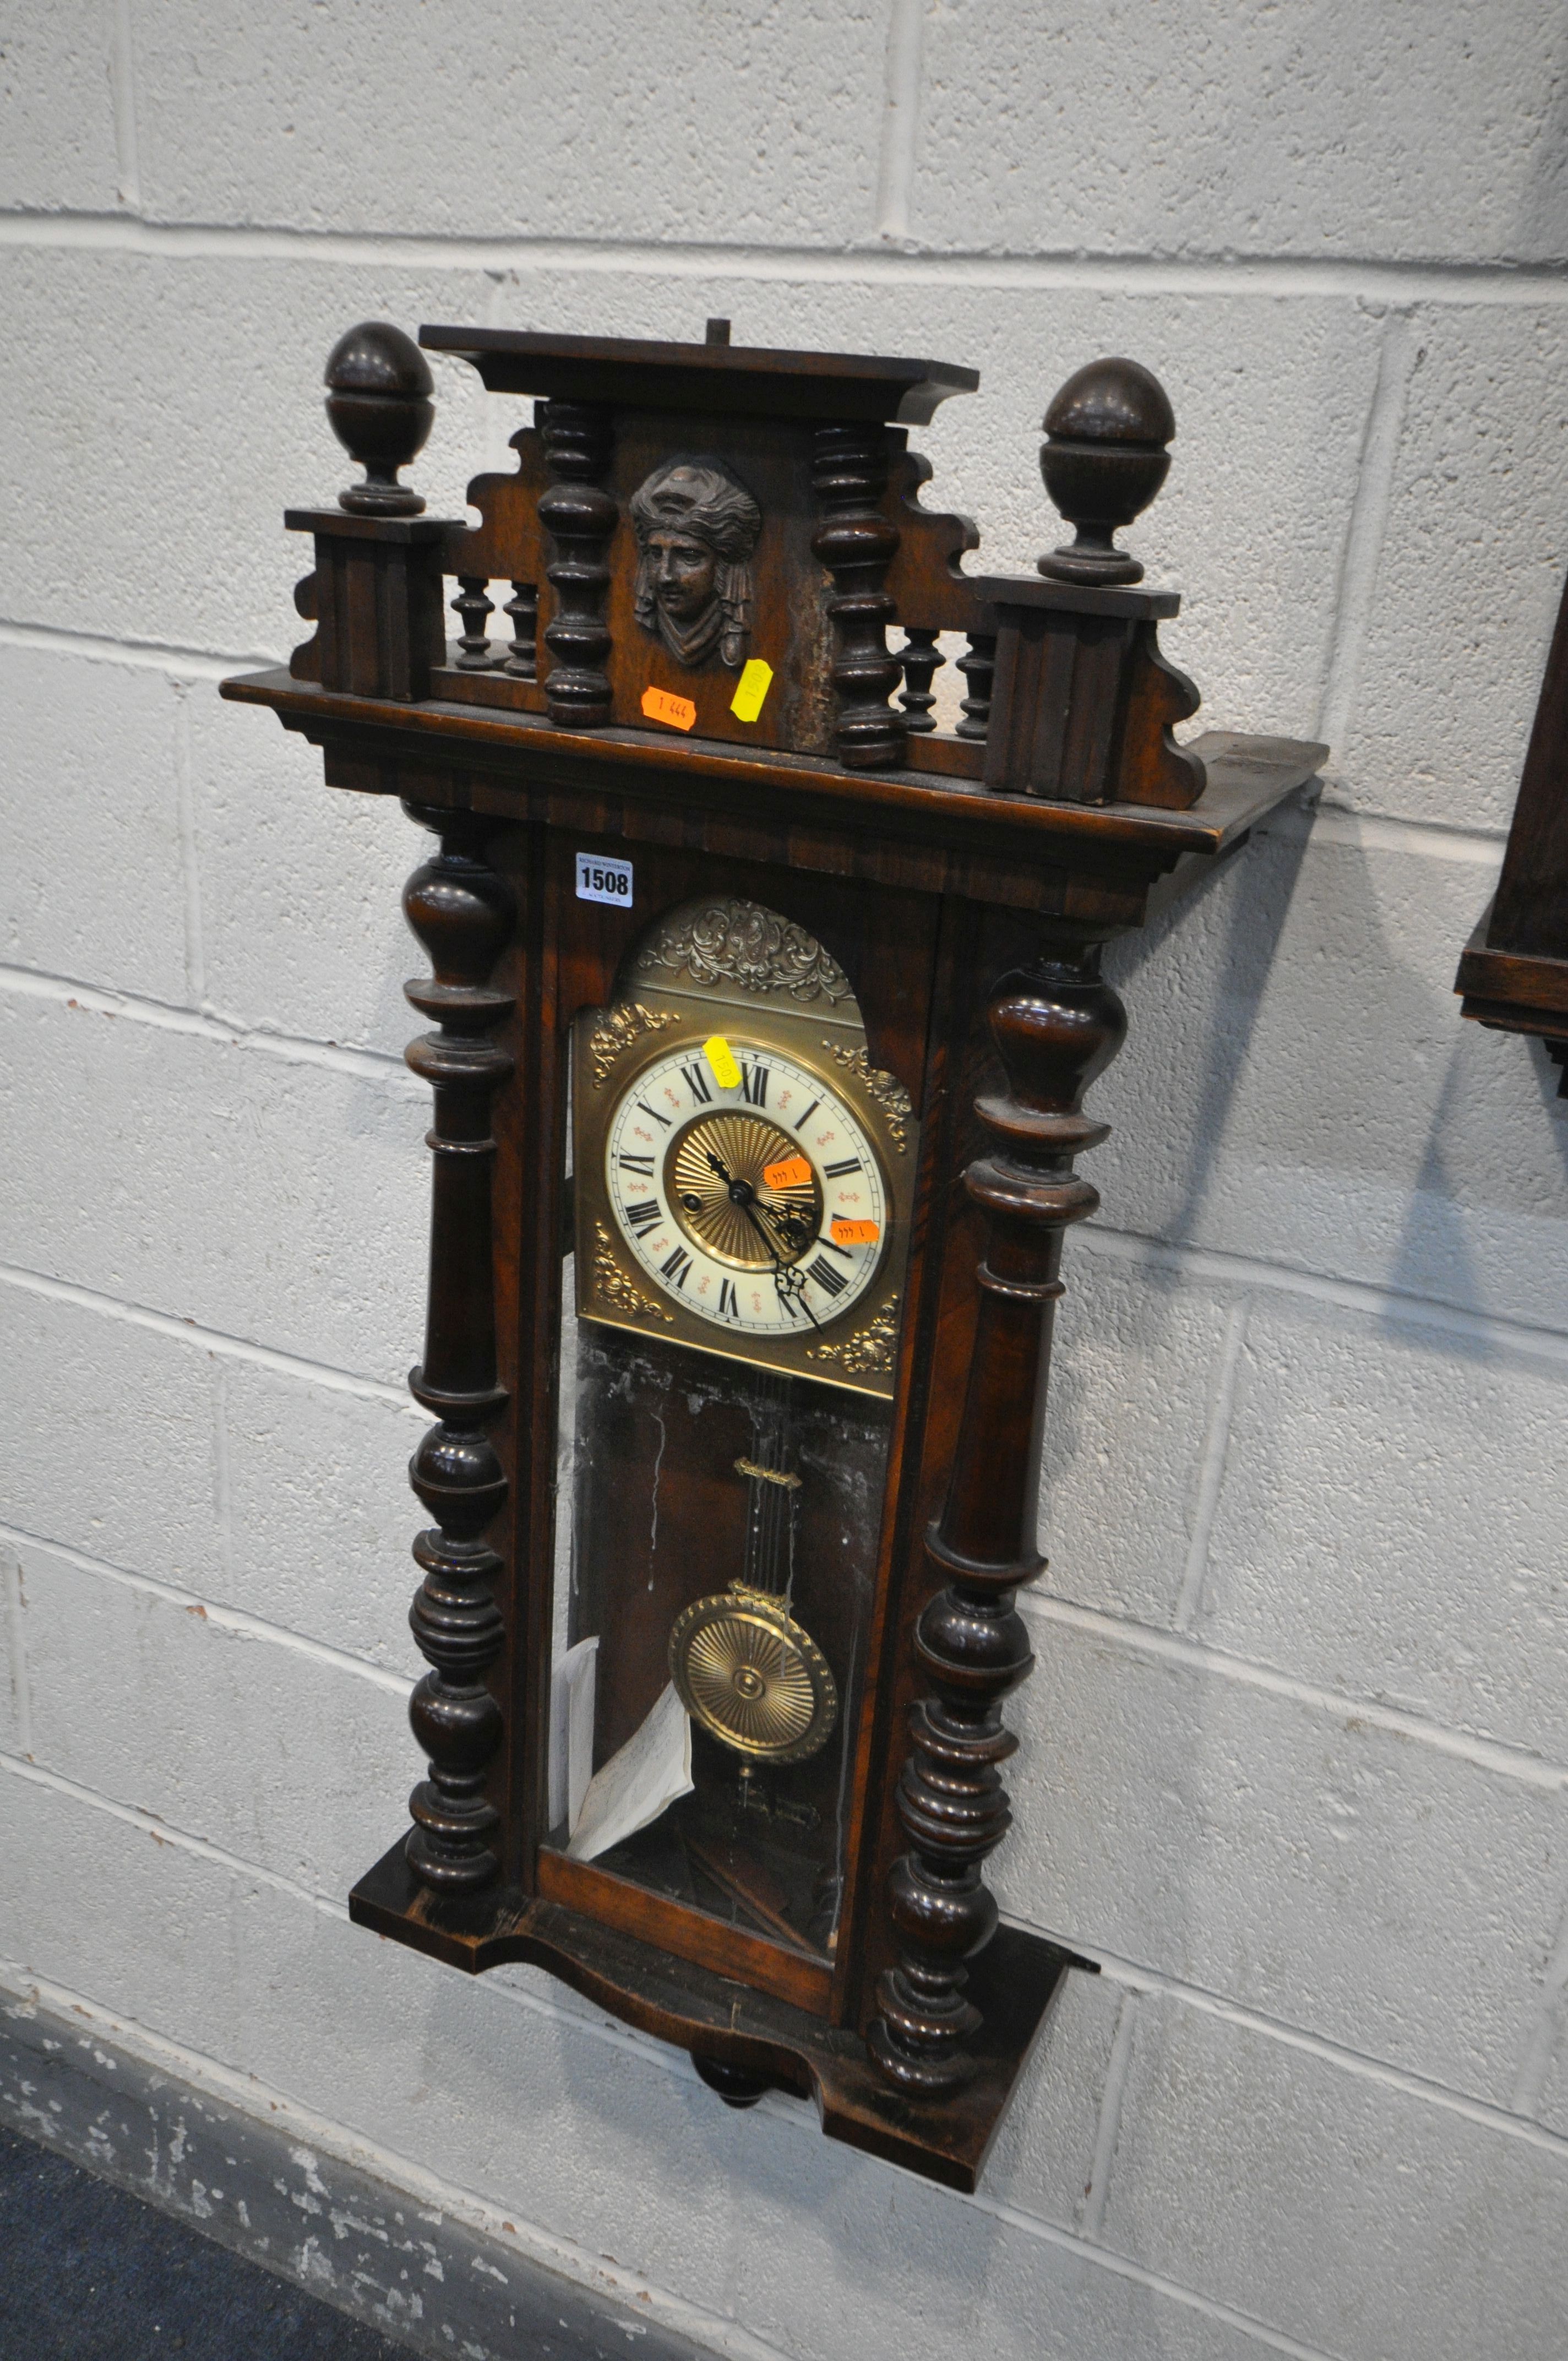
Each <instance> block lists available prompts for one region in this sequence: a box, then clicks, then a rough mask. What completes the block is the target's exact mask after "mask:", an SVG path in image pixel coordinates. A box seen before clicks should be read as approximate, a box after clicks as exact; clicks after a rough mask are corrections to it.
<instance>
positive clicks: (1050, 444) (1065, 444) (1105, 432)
mask: <svg viewBox="0 0 1568 2361" xmlns="http://www.w3.org/2000/svg"><path fill="white" fill-rule="evenodd" d="M1045 427H1046V435H1047V440H1046V442H1045V443H1043V444H1042V445H1041V446H1040V473H1041V475H1042V476H1043V477H1044V478H1045V480H1046V489H1047V492H1048V493H1049V494H1050V496H1051V499H1052V500H1053V501H1054V502H1055V504H1056V506H1057V507H1058V509H1059V510H1060V511H1061V512H1062V514H1063V516H1064V517H1065V518H1066V519H1067V521H1068V522H1069V524H1070V525H1073V526H1075V527H1076V528H1077V533H1078V538H1077V539H1076V541H1074V542H1073V544H1071V546H1070V548H1067V549H1057V550H1053V551H1052V552H1051V553H1050V555H1048V556H1047V557H1042V558H1040V559H1039V560H1038V561H1037V564H1038V568H1039V571H1040V572H1041V573H1042V574H1043V575H1045V576H1046V577H1047V579H1049V580H1050V581H1053V582H1082V583H1113V582H1141V581H1142V580H1143V576H1144V569H1143V567H1142V566H1140V564H1139V563H1138V561H1137V559H1136V558H1135V557H1129V556H1128V555H1127V554H1126V552H1125V551H1124V550H1121V549H1118V548H1117V547H1116V546H1115V539H1114V536H1115V533H1116V530H1117V528H1118V526H1120V525H1128V524H1131V523H1132V522H1133V519H1134V518H1135V516H1137V515H1138V514H1139V513H1140V511H1142V510H1144V509H1146V508H1147V506H1148V504H1149V502H1150V501H1151V500H1153V498H1154V496H1155V494H1156V493H1157V491H1158V489H1159V488H1160V486H1161V485H1162V484H1163V483H1164V481H1165V479H1166V476H1167V474H1168V470H1169V467H1170V454H1169V452H1168V450H1167V449H1166V447H1165V446H1166V445H1167V444H1168V442H1169V441H1170V439H1171V437H1172V435H1174V434H1175V433H1176V413H1175V412H1174V411H1173V410H1172V409H1171V406H1170V401H1169V397H1168V395H1167V393H1166V390H1165V388H1164V386H1162V385H1161V383H1160V381H1159V379H1158V378H1157V377H1156V376H1155V375H1154V374H1153V372H1152V370H1149V369H1146V368H1143V366H1142V365H1141V364H1140V363H1139V362H1137V361H1127V360H1103V361H1091V362H1090V363H1089V365H1088V367H1087V368H1080V369H1079V370H1078V371H1076V373H1075V374H1074V375H1073V376H1071V377H1069V379H1068V381H1067V383H1066V384H1065V385H1064V386H1063V387H1062V389H1061V390H1060V392H1059V393H1058V395H1057V398H1056V400H1055V401H1053V402H1052V404H1051V406H1050V408H1049V409H1048V410H1047V412H1046V418H1045Z"/></svg>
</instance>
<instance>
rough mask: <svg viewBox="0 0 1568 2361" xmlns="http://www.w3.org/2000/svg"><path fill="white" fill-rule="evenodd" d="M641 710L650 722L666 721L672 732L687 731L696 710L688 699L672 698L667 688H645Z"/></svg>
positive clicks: (694, 718)
mask: <svg viewBox="0 0 1568 2361" xmlns="http://www.w3.org/2000/svg"><path fill="white" fill-rule="evenodd" d="M642 710H643V712H644V713H645V714H646V715H647V716H648V719H649V720H650V721H667V722H668V723H669V725H670V727H671V729H672V730H689V729H690V728H691V726H692V723H693V722H694V721H695V720H696V706H695V705H694V704H693V703H692V701H691V698H690V697H672V696H671V694H670V692H669V690H668V689H667V688H645V689H644V690H643V692H642Z"/></svg>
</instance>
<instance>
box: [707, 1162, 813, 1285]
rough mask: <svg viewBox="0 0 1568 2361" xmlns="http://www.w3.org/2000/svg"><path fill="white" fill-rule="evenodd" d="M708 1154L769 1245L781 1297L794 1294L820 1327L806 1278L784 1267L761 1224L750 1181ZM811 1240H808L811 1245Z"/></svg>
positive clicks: (733, 1197)
mask: <svg viewBox="0 0 1568 2361" xmlns="http://www.w3.org/2000/svg"><path fill="white" fill-rule="evenodd" d="M707 1161H708V1168H709V1170H711V1171H713V1172H716V1173H717V1174H718V1178H719V1179H720V1180H722V1181H723V1183H724V1185H725V1187H726V1188H727V1189H728V1190H729V1192H730V1201H731V1202H732V1203H734V1204H737V1205H739V1206H740V1211H741V1212H742V1213H744V1214H745V1216H746V1219H747V1220H748V1221H749V1222H750V1223H751V1227H752V1228H753V1229H754V1230H755V1231H756V1233H757V1235H758V1236H759V1237H760V1238H761V1239H762V1244H763V1245H764V1246H766V1247H767V1250H768V1252H769V1253H770V1254H771V1255H772V1257H773V1263H774V1266H775V1268H774V1270H773V1285H774V1287H775V1288H776V1289H777V1290H778V1292H779V1294H780V1295H781V1296H790V1297H793V1299H794V1301H795V1302H796V1303H798V1304H799V1306H800V1308H801V1310H802V1311H803V1312H805V1314H806V1318H807V1319H808V1320H809V1321H810V1323H811V1324H812V1326H813V1327H814V1328H817V1329H820V1328H821V1325H822V1323H821V1321H820V1320H818V1318H817V1314H816V1312H813V1310H812V1308H811V1306H810V1304H809V1303H807V1301H806V1281H805V1280H804V1279H802V1278H801V1277H800V1274H799V1273H798V1271H792V1270H789V1269H787V1268H785V1265H784V1257H782V1256H781V1254H780V1253H779V1250H778V1248H777V1246H774V1244H773V1240H772V1238H771V1237H770V1236H769V1235H768V1233H767V1231H766V1230H765V1229H764V1228H763V1226H762V1221H761V1219H760V1218H759V1215H758V1212H757V1209H756V1207H755V1205H754V1204H753V1202H752V1198H751V1183H750V1182H749V1181H745V1180H739V1181H738V1180H735V1179H734V1178H733V1177H732V1176H731V1174H730V1173H729V1171H728V1170H726V1169H725V1166H724V1164H723V1163H722V1161H721V1160H720V1159H719V1158H718V1157H717V1156H716V1155H715V1154H714V1152H713V1150H712V1148H708V1149H707ZM740 1189H743V1190H744V1191H745V1192H746V1193H745V1195H744V1196H738V1195H737V1194H736V1193H735V1192H736V1191H737V1190H740ZM809 1243H810V1241H809V1240H807V1244H808V1245H809Z"/></svg>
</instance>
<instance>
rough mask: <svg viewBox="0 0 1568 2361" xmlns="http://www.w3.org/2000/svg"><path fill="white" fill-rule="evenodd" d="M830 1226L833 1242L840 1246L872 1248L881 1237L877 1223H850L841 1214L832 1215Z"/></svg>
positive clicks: (880, 1228) (879, 1226)
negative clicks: (831, 1227)
mask: <svg viewBox="0 0 1568 2361" xmlns="http://www.w3.org/2000/svg"><path fill="white" fill-rule="evenodd" d="M832 1226H833V1236H834V1240H835V1242H836V1243H837V1244H838V1245H839V1246H875V1244H876V1242H877V1240H878V1238H880V1237H881V1235H882V1227H881V1224H879V1223H877V1222H850V1221H846V1220H845V1218H844V1216H843V1214H842V1213H835V1214H834V1216H833V1225H832Z"/></svg>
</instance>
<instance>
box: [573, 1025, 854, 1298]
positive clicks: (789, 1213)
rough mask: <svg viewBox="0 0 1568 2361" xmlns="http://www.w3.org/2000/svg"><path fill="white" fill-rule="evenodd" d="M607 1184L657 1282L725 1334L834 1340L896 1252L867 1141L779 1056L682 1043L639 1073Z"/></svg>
mask: <svg viewBox="0 0 1568 2361" xmlns="http://www.w3.org/2000/svg"><path fill="white" fill-rule="evenodd" d="M709 1050H714V1051H715V1052H716V1054H715V1055H713V1056H710V1055H709ZM727 1074H729V1075H730V1076H732V1077H733V1079H731V1080H729V1081H726V1080H725V1079H724V1077H725V1076H726V1075H727ZM605 1181H606V1191H607V1196H608V1199H609V1209H610V1212H611V1213H612V1214H613V1216H614V1219H615V1222H616V1224H617V1227H618V1228H619V1229H620V1234H621V1236H622V1238H623V1239H624V1241H625V1243H626V1245H627V1246H628V1247H629V1248H630V1252H631V1253H632V1254H633V1255H634V1256H635V1257H636V1259H637V1261H638V1262H639V1264H640V1265H641V1268H642V1270H643V1271H644V1272H645V1273H646V1275H647V1277H648V1279H650V1280H651V1281H652V1284H653V1285H654V1286H655V1287H657V1288H658V1289H659V1290H660V1291H661V1293H662V1294H663V1296H665V1297H666V1298H667V1299H669V1300H670V1301H674V1302H678V1303H680V1304H682V1305H683V1306H684V1307H685V1309H686V1310H687V1311H688V1312H692V1313H695V1314H696V1317H697V1318H699V1319H701V1320H704V1321H707V1322H711V1323H712V1324H713V1325H714V1326H715V1327H716V1328H719V1329H723V1330H726V1331H729V1332H731V1333H736V1334H744V1335H750V1336H755V1337H769V1336H783V1335H794V1334H802V1335H809V1334H810V1333H811V1331H812V1330H813V1329H822V1328H827V1327H828V1326H829V1325H830V1324H832V1323H835V1322H837V1321H839V1320H840V1319H842V1318H843V1316H844V1315H845V1313H846V1312H850V1311H852V1310H853V1309H854V1307H855V1306H856V1304H858V1303H859V1302H860V1301H861V1298H862V1297H863V1296H864V1294H865V1292H866V1290H867V1289H868V1288H869V1287H870V1286H871V1284H872V1280H873V1279H875V1278H876V1275H877V1273H878V1271H879V1270H880V1268H882V1264H883V1258H884V1257H885V1255H886V1252H887V1246H888V1235H887V1231H888V1191H887V1188H886V1184H885V1182H884V1180H883V1171H882V1167H881V1165H880V1163H879V1161H878V1159H877V1155H876V1151H875V1149H874V1148H872V1143H871V1140H870V1139H869V1137H867V1134H866V1132H865V1130H864V1128H863V1127H862V1126H861V1123H860V1121H859V1119H858V1117H857V1116H856V1115H855V1114H854V1113H853V1111H852V1109H851V1108H850V1106H849V1105H848V1104H846V1102H845V1100H844V1098H843V1097H842V1095H841V1094H840V1093H839V1092H837V1091H836V1090H835V1089H834V1087H833V1085H832V1084H831V1083H830V1082H828V1081H826V1080H825V1079H824V1078H823V1077H822V1076H821V1075H820V1074H817V1073H816V1072H814V1071H812V1070H811V1069H810V1068H809V1067H807V1066H806V1065H804V1064H803V1063H801V1062H800V1061H799V1060H797V1059H795V1058H794V1057H791V1056H789V1055H787V1054H785V1053H784V1052H782V1051H781V1050H780V1049H777V1048H776V1047H775V1046H773V1045H772V1044H768V1045H765V1046H764V1045H762V1044H758V1043H755V1042H751V1041H745V1040H740V1039H730V1040H729V1041H722V1040H721V1041H718V1042H717V1043H711V1042H710V1043H709V1044H707V1046H706V1047H705V1046H704V1045H702V1044H699V1043H696V1042H687V1043H685V1044H684V1045H683V1046H681V1047H679V1048H676V1049H669V1050H667V1051H666V1052H665V1053H664V1054H663V1056H662V1057H660V1058H658V1059H656V1060H654V1061H653V1063H652V1064H651V1065H649V1066H646V1067H644V1068H643V1070H642V1071H641V1073H640V1074H639V1075H638V1076H637V1078H636V1080H635V1081H634V1082H631V1083H630V1084H629V1085H628V1086H627V1088H626V1090H625V1091H624V1093H622V1095H621V1097H620V1101H619V1103H618V1104H617V1105H616V1107H615V1110H614V1113H613V1115H612V1116H611V1119H610V1123H609V1137H608V1139H607V1142H606V1150H605Z"/></svg>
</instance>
